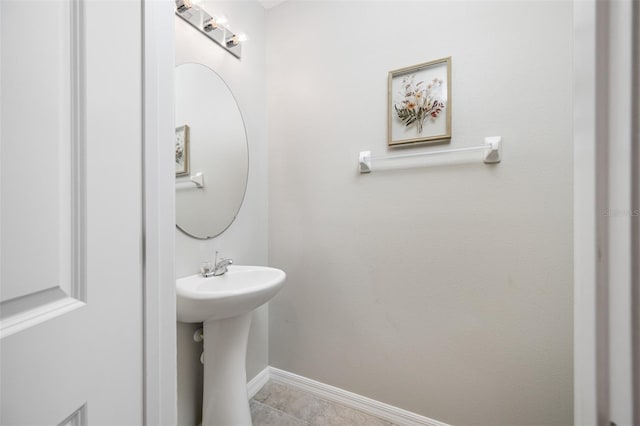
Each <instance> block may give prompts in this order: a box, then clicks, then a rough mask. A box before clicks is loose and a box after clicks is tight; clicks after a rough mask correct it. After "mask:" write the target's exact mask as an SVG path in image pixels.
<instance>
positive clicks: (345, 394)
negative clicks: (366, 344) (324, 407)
mask: <svg viewBox="0 0 640 426" xmlns="http://www.w3.org/2000/svg"><path fill="white" fill-rule="evenodd" d="M260 374H262V373H260ZM269 376H270V378H271V380H273V381H274V382H277V383H282V384H286V385H289V386H293V387H297V388H299V389H302V390H304V391H305V392H309V393H311V394H313V395H315V396H317V397H320V398H323V399H326V400H328V401H331V402H335V403H338V404H340V405H344V406H345V407H349V408H353V409H355V410H359V411H362V412H364V413H366V414H370V415H372V416H375V417H378V418H380V419H383V420H386V421H389V422H391V423H395V424H398V425H403V426H425V425H426V426H448V425H447V424H446V423H442V422H439V421H437V420H433V419H430V418H428V417H425V416H421V415H419V414H416V413H412V412H410V411H407V410H403V409H402V408H398V407H394V406H392V405H389V404H385V403H384V402H379V401H376V400H373V399H371V398H367V397H365V396H361V395H358V394H355V393H353V392H349V391H346V390H343V389H339V388H336V387H334V386H330V385H326V384H324V383H320V382H316V381H315V380H311V379H307V378H306V377H302V376H298V375H297V374H293V373H289V372H288V371H284V370H280V369H278V368H274V367H269Z"/></svg>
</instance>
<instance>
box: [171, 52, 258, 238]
mask: <svg viewBox="0 0 640 426" xmlns="http://www.w3.org/2000/svg"><path fill="white" fill-rule="evenodd" d="M175 79H176V81H175V88H176V99H175V105H176V117H175V118H176V121H175V123H176V224H177V226H178V228H179V229H180V230H182V231H183V232H185V233H186V234H188V235H190V236H192V237H195V238H202V239H206V238H212V237H215V236H217V235H220V234H221V233H222V232H224V230H225V229H227V228H228V227H229V225H231V223H232V222H233V220H234V219H235V217H236V215H237V214H238V211H239V210H240V206H241V205H242V200H243V199H244V193H245V190H246V186H247V174H248V169H249V152H248V147H247V134H246V131H245V127H244V121H243V120H242V115H241V113H240V108H239V107H238V104H237V103H236V100H235V98H234V97H233V94H232V93H231V90H230V89H229V87H228V86H227V85H226V83H225V82H224V81H223V80H222V78H221V77H220V76H219V75H218V74H216V73H215V72H214V71H213V70H211V69H210V68H208V67H206V66H204V65H201V64H195V63H187V64H182V65H179V66H177V67H176V73H175Z"/></svg>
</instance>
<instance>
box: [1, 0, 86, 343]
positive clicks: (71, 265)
mask: <svg viewBox="0 0 640 426" xmlns="http://www.w3.org/2000/svg"><path fill="white" fill-rule="evenodd" d="M68 12H69V17H68V18H69V19H68V23H69V30H68V33H69V46H68V48H69V51H68V57H69V59H70V63H69V75H68V76H67V77H66V78H68V82H69V84H68V88H69V93H68V96H69V102H67V103H65V104H66V105H68V111H67V112H62V113H61V114H60V113H59V114H60V115H61V116H62V117H64V118H63V119H61V121H64V120H65V119H66V120H68V123H67V125H66V126H68V129H69V133H68V140H67V142H66V143H68V146H67V147H63V148H62V149H61V150H60V152H61V154H62V155H61V157H60V158H58V172H59V175H61V176H64V178H63V180H62V181H63V182H64V183H63V184H62V185H69V187H68V188H67V190H66V191H65V190H63V191H60V192H59V194H58V204H57V205H58V206H62V208H60V209H59V211H60V217H59V218H58V223H59V229H58V232H59V233H60V234H61V236H60V237H59V238H60V241H68V245H65V243H64V242H61V243H60V254H59V260H60V264H61V266H62V268H64V269H65V270H67V271H69V273H68V274H60V276H66V277H67V279H66V280H65V279H64V278H60V276H59V277H57V278H54V277H52V276H51V274H50V272H49V271H40V270H37V268H38V265H37V264H34V270H33V271H25V273H30V274H38V275H40V276H42V279H43V280H48V279H51V278H53V279H54V281H55V280H56V279H58V281H59V282H58V283H57V285H54V286H52V287H49V288H45V289H42V290H37V291H33V292H31V293H27V294H20V295H18V296H15V294H14V295H13V297H11V298H10V299H8V300H2V301H1V302H0V339H1V338H4V337H7V336H9V335H11V334H14V333H16V332H19V331H21V330H24V329H26V328H29V327H33V326H35V325H37V324H39V323H41V322H43V321H48V320H50V319H51V318H53V317H56V316H58V315H63V314H65V313H68V312H70V311H73V310H75V309H78V308H81V307H82V306H84V305H85V304H86V293H87V291H86V260H85V252H86V229H85V224H86V187H85V164H86V157H85V129H84V116H85V105H86V103H85V92H86V90H85V78H84V74H85V72H84V69H85V55H84V45H83V39H84V8H83V0H70V1H69V2H68ZM61 99H62V98H61ZM66 126H65V128H66ZM58 142H59V143H61V144H65V141H64V140H60V141H58ZM67 155H68V157H69V158H66V157H67ZM65 169H66V170H65ZM67 176H68V178H67ZM18 184H19V182H18V183H16V185H18ZM67 194H68V195H67ZM67 197H68V198H67ZM65 203H68V205H67V206H65ZM4 285H6V283H4Z"/></svg>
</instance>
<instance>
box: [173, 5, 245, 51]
mask: <svg viewBox="0 0 640 426" xmlns="http://www.w3.org/2000/svg"><path fill="white" fill-rule="evenodd" d="M175 2H176V15H178V16H179V17H180V18H182V19H184V20H185V21H186V22H188V23H189V25H191V26H192V27H194V28H195V29H197V30H198V31H200V32H201V33H202V34H204V35H205V36H207V37H209V38H210V39H211V40H213V41H214V42H215V43H216V44H218V45H219V46H221V47H222V48H223V49H225V50H226V51H227V52H229V53H231V54H232V55H233V56H235V57H236V58H238V59H240V57H241V55H242V42H243V41H244V40H246V36H245V37H244V38H243V37H242V35H240V36H238V35H236V34H235V33H234V32H233V31H231V30H230V29H229V28H228V27H227V26H226V25H224V24H225V23H226V22H227V19H226V18H225V17H224V15H212V14H209V13H208V12H207V11H206V10H204V9H203V8H202V7H201V6H200V5H198V4H196V3H199V1H198V0H175Z"/></svg>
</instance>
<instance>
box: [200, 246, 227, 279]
mask: <svg viewBox="0 0 640 426" xmlns="http://www.w3.org/2000/svg"><path fill="white" fill-rule="evenodd" d="M205 263H206V264H207V265H203V267H202V269H201V270H200V272H201V273H202V276H203V277H205V278H209V277H218V276H220V275H224V274H226V273H227V266H229V265H232V264H233V260H231V259H225V258H224V257H221V258H220V261H219V262H218V252H217V251H216V257H215V260H214V261H213V267H212V265H211V263H210V262H205Z"/></svg>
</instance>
